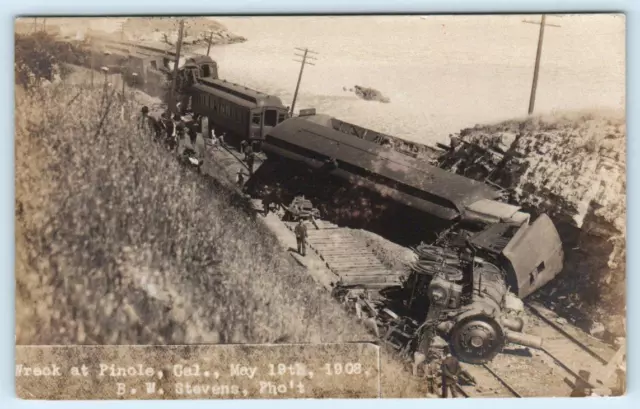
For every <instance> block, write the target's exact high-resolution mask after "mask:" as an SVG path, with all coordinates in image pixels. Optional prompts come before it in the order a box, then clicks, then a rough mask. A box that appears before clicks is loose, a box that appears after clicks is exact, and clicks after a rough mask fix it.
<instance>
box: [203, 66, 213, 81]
mask: <svg viewBox="0 0 640 409" xmlns="http://www.w3.org/2000/svg"><path fill="white" fill-rule="evenodd" d="M202 76H203V77H204V78H208V77H210V76H211V67H209V64H205V65H203V66H202Z"/></svg>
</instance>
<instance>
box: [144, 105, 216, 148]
mask: <svg viewBox="0 0 640 409" xmlns="http://www.w3.org/2000/svg"><path fill="white" fill-rule="evenodd" d="M202 120H203V117H202V115H200V114H198V113H194V114H193V117H192V119H191V120H188V121H187V120H185V118H184V117H183V116H182V115H181V106H180V104H178V105H177V110H176V112H175V113H174V114H171V113H170V112H169V111H168V110H167V111H164V112H163V113H162V114H161V115H160V119H159V120H156V119H155V118H153V117H151V116H149V107H147V106H143V107H142V109H141V112H140V116H139V118H138V129H139V130H141V131H142V132H143V133H146V134H149V135H152V136H153V137H154V139H156V140H157V141H162V142H164V143H165V146H166V147H167V149H169V150H175V148H176V147H177V145H178V141H179V140H180V139H181V138H184V137H185V135H186V136H189V139H190V141H191V145H192V146H194V145H195V144H196V139H197V136H198V134H202V132H203V125H202ZM210 132H211V135H209V137H210V139H211V142H212V144H213V145H214V147H215V146H217V145H218V143H220V144H222V145H223V144H224V135H219V136H216V134H215V132H214V131H213V129H211V131H210ZM203 136H204V135H203ZM205 137H206V136H205Z"/></svg>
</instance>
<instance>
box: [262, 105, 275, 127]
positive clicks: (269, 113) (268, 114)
mask: <svg viewBox="0 0 640 409" xmlns="http://www.w3.org/2000/svg"><path fill="white" fill-rule="evenodd" d="M264 125H265V126H276V125H278V112H276V110H274V109H268V110H266V111H265V112H264Z"/></svg>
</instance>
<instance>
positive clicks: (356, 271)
mask: <svg viewBox="0 0 640 409" xmlns="http://www.w3.org/2000/svg"><path fill="white" fill-rule="evenodd" d="M336 272H337V274H340V275H388V276H397V277H399V276H400V275H399V274H396V273H394V272H392V271H389V270H385V269H382V268H376V269H372V268H349V269H336Z"/></svg>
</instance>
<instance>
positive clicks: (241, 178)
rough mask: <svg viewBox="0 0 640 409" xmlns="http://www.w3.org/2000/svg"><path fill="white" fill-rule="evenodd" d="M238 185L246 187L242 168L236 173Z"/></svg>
mask: <svg viewBox="0 0 640 409" xmlns="http://www.w3.org/2000/svg"><path fill="white" fill-rule="evenodd" d="M236 185H238V187H239V188H240V189H242V188H243V187H244V173H242V169H240V170H239V171H238V173H237V174H236Z"/></svg>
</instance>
